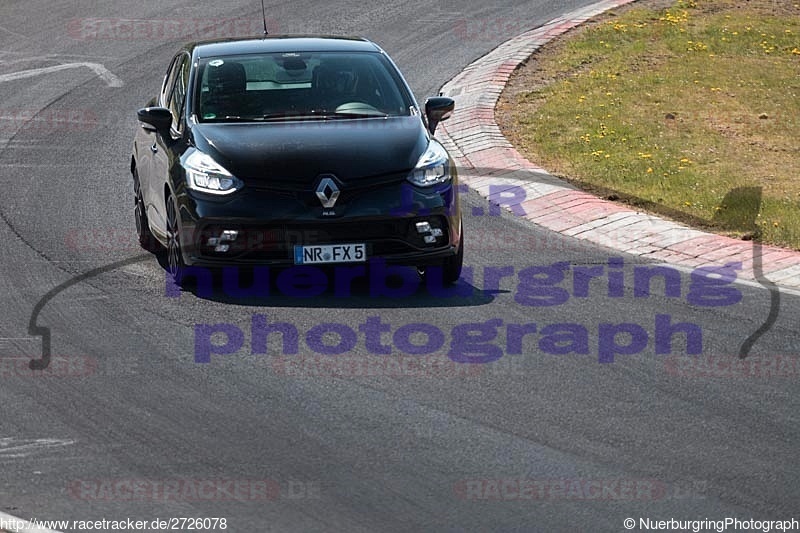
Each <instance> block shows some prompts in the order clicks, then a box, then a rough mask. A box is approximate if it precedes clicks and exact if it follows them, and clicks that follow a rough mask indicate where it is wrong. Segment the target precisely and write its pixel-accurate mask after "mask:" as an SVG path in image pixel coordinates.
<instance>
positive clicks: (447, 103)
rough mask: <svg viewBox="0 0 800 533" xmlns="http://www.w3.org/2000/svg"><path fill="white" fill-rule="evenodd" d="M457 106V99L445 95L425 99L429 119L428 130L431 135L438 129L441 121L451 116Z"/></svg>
mask: <svg viewBox="0 0 800 533" xmlns="http://www.w3.org/2000/svg"><path fill="white" fill-rule="evenodd" d="M455 107H456V102H455V100H453V99H452V98H447V97H445V96H434V97H432V98H428V99H427V100H425V116H426V117H427V119H428V130H429V131H430V132H431V135H433V133H434V132H435V131H436V126H438V125H439V122H441V121H443V120H447V119H448V118H450V116H451V115H452V114H453V109H455Z"/></svg>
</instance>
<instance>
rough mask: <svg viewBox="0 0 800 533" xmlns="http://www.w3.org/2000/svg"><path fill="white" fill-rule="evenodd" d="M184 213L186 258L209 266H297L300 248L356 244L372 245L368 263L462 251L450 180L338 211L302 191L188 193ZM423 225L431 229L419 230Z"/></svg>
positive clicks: (424, 259)
mask: <svg viewBox="0 0 800 533" xmlns="http://www.w3.org/2000/svg"><path fill="white" fill-rule="evenodd" d="M315 203H316V205H314V204H315ZM179 212H180V225H181V237H182V239H181V242H182V243H183V256H184V262H185V263H186V264H187V265H196V266H207V267H221V266H228V265H249V266H253V265H292V264H294V247H295V246H297V245H300V246H310V245H329V244H355V243H364V244H365V245H366V249H367V260H370V259H375V258H380V259H382V260H384V261H385V262H386V263H389V264H399V265H416V266H424V265H432V264H439V263H441V262H442V261H443V260H445V259H447V258H448V257H452V256H453V255H455V254H456V253H458V243H459V238H460V235H461V231H462V230H461V213H460V210H459V204H458V194H457V187H456V185H455V184H452V183H451V184H449V185H448V186H447V187H443V188H440V189H436V190H433V189H420V188H417V187H413V186H411V185H408V184H400V183H398V184H395V185H393V186H390V187H381V188H378V189H374V190H367V191H365V192H363V193H362V194H358V195H354V196H352V197H350V198H348V201H347V203H345V204H343V205H340V206H337V207H336V209H323V208H322V207H321V206H320V205H319V201H318V200H317V199H316V198H315V197H314V198H309V195H308V194H302V193H294V194H287V193H283V192H276V191H268V190H250V191H244V190H243V191H239V192H237V193H235V194H234V195H232V196H231V198H217V197H209V196H208V195H205V194H201V193H195V192H194V191H189V190H184V191H183V194H181V195H179ZM420 222H426V223H427V224H428V225H429V226H430V228H431V231H429V232H427V233H422V232H420V231H419V228H418V225H417V224H418V223H420ZM234 233H235V235H236V237H235V238H234V239H231V238H230V236H231V235H232V234H234ZM223 235H225V236H226V237H223ZM426 237H427V239H426Z"/></svg>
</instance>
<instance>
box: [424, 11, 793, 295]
mask: <svg viewBox="0 0 800 533" xmlns="http://www.w3.org/2000/svg"><path fill="white" fill-rule="evenodd" d="M633 1H635V0H604V1H601V2H598V3H596V4H593V5H591V6H587V7H585V8H582V9H578V10H576V11H573V12H571V13H568V14H566V15H564V16H562V17H559V18H557V19H554V20H552V21H550V22H548V23H547V24H545V25H544V26H541V27H539V28H536V29H534V30H531V31H528V32H526V33H523V34H522V35H519V36H517V37H515V38H513V39H511V40H510V41H507V42H505V43H503V44H502V45H500V46H499V47H497V48H496V49H494V50H493V51H492V52H490V53H488V54H487V55H485V56H484V57H482V58H480V59H478V60H477V61H475V62H474V63H472V64H471V65H469V66H468V67H467V68H466V69H464V70H463V71H462V72H461V73H460V74H459V75H457V76H456V77H455V78H453V79H452V80H450V81H449V82H447V83H446V84H445V85H444V86H443V87H442V89H441V93H442V95H443V96H449V97H451V98H453V99H455V101H456V112H455V113H454V115H453V117H452V118H451V119H450V120H449V121H447V122H443V123H442V124H440V125H439V128H440V130H439V132H438V134H437V139H439V140H440V141H441V142H442V143H443V144H444V145H445V147H446V148H447V149H448V151H449V152H450V153H451V155H453V157H454V159H455V160H456V161H457V163H458V165H459V169H460V171H459V179H461V181H462V182H463V183H465V184H467V185H468V186H470V187H471V188H473V189H475V190H477V191H478V192H479V193H481V194H482V195H483V196H485V197H487V198H488V199H489V201H490V202H493V203H495V204H498V205H502V206H503V207H505V208H506V209H509V210H511V211H512V212H517V213H524V215H520V216H524V217H525V218H526V219H528V220H531V221H532V222H534V223H536V224H538V225H540V226H543V227H545V228H548V229H551V230H553V231H557V232H559V233H562V234H564V235H568V236H571V237H575V238H576V239H582V240H586V241H590V242H592V243H595V244H598V245H601V246H605V247H606V248H611V249H613V250H617V251H620V252H625V253H627V254H631V255H636V256H640V257H643V258H651V259H654V260H656V261H660V262H664V263H669V264H672V265H676V266H681V267H685V268H688V269H695V268H697V267H700V266H713V265H721V264H726V263H737V262H741V263H742V271H741V272H740V273H739V274H738V276H739V278H740V279H745V280H759V281H763V279H764V278H766V280H768V281H771V282H773V283H775V284H776V285H779V286H781V287H784V288H788V289H800V252H796V251H792V250H787V249H784V248H778V247H775V246H762V245H760V244H757V243H754V242H744V241H740V240H736V239H731V238H729V237H724V236H721V235H714V234H710V233H706V232H703V231H699V230H696V229H692V228H689V227H686V226H683V225H681V224H678V223H676V222H671V221H667V220H663V219H661V218H658V217H656V216H653V215H648V214H645V213H640V212H638V211H634V210H632V209H629V208H627V207H624V206H622V205H619V204H615V203H613V202H609V201H606V200H602V199H600V198H597V197H596V196H593V195H591V194H588V193H586V192H583V191H580V190H578V189H577V188H575V187H573V186H572V185H570V184H568V183H566V182H564V181H562V180H560V179H558V178H556V177H554V176H552V175H550V174H549V173H548V172H547V171H546V170H545V169H543V168H541V167H538V166H536V165H534V164H533V163H531V162H530V161H528V160H527V159H525V158H524V157H523V156H522V155H521V154H520V153H519V152H518V151H517V150H516V149H514V147H513V146H512V145H511V143H510V142H509V141H508V140H507V139H506V138H505V137H504V136H503V134H502V132H501V131H500V128H499V126H498V125H497V123H496V122H495V120H494V109H495V105H496V104H497V100H498V98H499V97H500V93H501V92H502V91H503V89H504V88H505V86H506V83H508V80H509V78H510V77H511V74H512V73H513V72H514V71H515V70H516V69H517V67H518V66H519V65H520V64H521V63H522V62H523V61H525V60H527V58H528V57H529V56H530V55H531V54H533V52H535V51H536V50H537V49H538V48H540V47H541V46H543V45H544V44H546V43H547V42H549V41H551V40H553V39H555V38H556V37H558V36H559V35H562V34H563V33H565V32H567V31H568V30H570V29H572V28H575V27H576V26H579V25H581V24H583V23H585V22H586V21H588V20H589V19H591V18H592V17H595V16H597V15H599V14H601V13H603V12H605V11H608V10H609V9H613V8H616V7H620V6H623V5H625V4H630V3H632V2H633ZM471 171H472V172H471ZM520 189H522V190H524V191H525V194H524V195H522V194H521V193H520ZM504 191H505V192H504ZM523 196H524V198H522V197H523ZM517 200H519V201H517ZM515 202H516V204H515Z"/></svg>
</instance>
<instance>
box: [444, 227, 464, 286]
mask: <svg viewBox="0 0 800 533" xmlns="http://www.w3.org/2000/svg"><path fill="white" fill-rule="evenodd" d="M463 265H464V226H463V225H462V226H461V238H460V239H459V241H458V253H457V254H456V255H454V256H453V257H449V258H447V259H445V260H444V262H443V263H442V282H443V283H444V284H445V285H453V284H454V283H456V282H457V281H458V279H459V278H460V277H461V268H462V266H463Z"/></svg>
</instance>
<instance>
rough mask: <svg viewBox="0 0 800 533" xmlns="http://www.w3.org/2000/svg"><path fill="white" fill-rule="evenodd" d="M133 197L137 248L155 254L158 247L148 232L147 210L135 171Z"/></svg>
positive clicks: (153, 236) (156, 241)
mask: <svg viewBox="0 0 800 533" xmlns="http://www.w3.org/2000/svg"><path fill="white" fill-rule="evenodd" d="M133 197H134V208H133V217H134V219H135V220H136V237H137V238H138V240H139V246H141V247H142V248H144V249H145V250H147V251H148V252H157V251H158V250H159V248H160V246H159V243H158V240H156V237H155V235H153V233H152V232H151V231H150V223H149V221H148V220H147V210H146V209H145V206H144V198H143V197H142V186H141V184H140V183H139V173H138V172H137V171H136V169H134V170H133Z"/></svg>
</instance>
